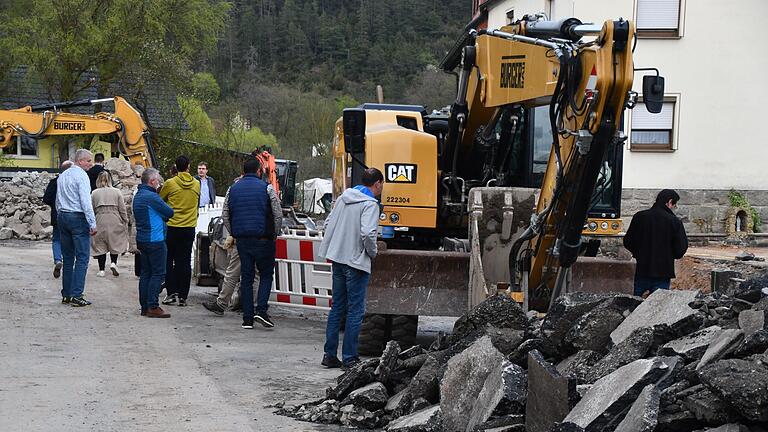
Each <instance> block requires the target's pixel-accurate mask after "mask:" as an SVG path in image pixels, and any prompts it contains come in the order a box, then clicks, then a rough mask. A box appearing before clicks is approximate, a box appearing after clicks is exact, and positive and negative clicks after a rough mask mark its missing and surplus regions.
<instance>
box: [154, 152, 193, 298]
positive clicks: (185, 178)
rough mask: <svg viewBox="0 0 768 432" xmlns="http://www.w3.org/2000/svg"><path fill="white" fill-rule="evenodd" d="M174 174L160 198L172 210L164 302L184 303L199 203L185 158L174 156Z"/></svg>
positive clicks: (169, 222)
mask: <svg viewBox="0 0 768 432" xmlns="http://www.w3.org/2000/svg"><path fill="white" fill-rule="evenodd" d="M176 170H177V171H178V174H176V176H174V177H172V178H171V179H170V180H168V181H167V182H165V185H163V188H162V189H160V198H162V199H163V201H165V202H166V203H168V205H169V206H170V207H171V208H172V209H173V217H172V218H171V219H169V220H168V233H167V235H166V236H165V243H166V245H167V247H168V255H167V261H166V272H165V291H166V294H165V298H164V299H163V304H164V305H171V304H178V305H179V306H186V305H187V295H188V294H189V284H190V280H191V279H192V265H191V262H192V243H194V241H195V227H197V204H198V203H199V202H200V182H199V181H197V180H195V178H194V177H192V176H191V175H190V174H189V158H188V157H186V156H183V155H182V156H179V157H177V158H176Z"/></svg>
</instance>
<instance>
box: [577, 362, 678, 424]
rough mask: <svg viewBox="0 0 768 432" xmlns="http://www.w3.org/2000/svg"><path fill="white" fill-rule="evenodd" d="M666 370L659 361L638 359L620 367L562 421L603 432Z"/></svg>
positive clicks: (597, 384) (590, 391) (603, 379)
mask: <svg viewBox="0 0 768 432" xmlns="http://www.w3.org/2000/svg"><path fill="white" fill-rule="evenodd" d="M668 369H669V367H668V366H667V364H666V363H664V362H663V361H662V360H661V359H660V358H658V357H656V358H652V359H640V360H636V361H634V362H632V363H630V364H628V365H626V366H622V367H621V368H619V369H618V370H616V371H615V372H613V373H611V374H610V375H608V376H606V377H603V378H601V379H600V380H598V381H597V382H596V383H595V384H594V385H593V386H592V388H591V389H589V391H588V392H587V394H586V395H585V396H584V397H583V398H582V399H581V401H579V403H578V404H577V405H576V406H575V407H574V408H573V410H571V412H570V413H568V416H566V417H565V420H564V422H571V423H573V424H575V425H577V426H579V427H582V428H584V429H585V430H586V431H599V430H603V427H605V426H606V425H607V424H609V423H612V422H614V421H615V420H617V419H615V417H617V416H619V415H621V416H623V415H624V413H625V412H626V411H625V410H626V409H627V408H628V407H629V406H630V405H631V404H632V402H633V401H635V400H636V399H637V396H638V395H639V394H640V392H641V391H642V390H643V389H644V388H645V387H646V386H647V385H648V384H651V383H655V382H656V381H657V380H658V379H659V378H661V377H662V376H663V375H664V374H665V373H666V372H667V370H668Z"/></svg>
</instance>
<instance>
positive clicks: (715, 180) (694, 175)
mask: <svg viewBox="0 0 768 432" xmlns="http://www.w3.org/2000/svg"><path fill="white" fill-rule="evenodd" d="M683 5H684V11H683V12H682V15H683V23H684V24H683V29H684V30H683V31H684V34H683V37H681V38H679V39H644V38H640V39H638V42H637V48H636V50H635V66H636V67H656V68H658V69H659V70H660V71H661V73H662V75H663V76H664V77H665V78H666V94H667V95H669V96H676V97H678V98H679V99H678V101H677V110H678V116H676V119H675V120H676V122H677V124H676V130H675V138H674V139H675V145H674V147H675V150H674V151H672V152H666V153H658V152H637V151H630V150H629V146H628V145H627V146H626V147H625V157H624V167H625V168H624V188H627V189H661V188H665V187H672V188H676V189H710V190H712V189H720V190H727V189H731V188H735V189H741V190H765V189H768V187H767V186H768V169H767V168H766V167H765V166H766V162H765V159H766V156H767V155H768V150H766V147H767V146H768V134H766V133H765V132H764V130H763V128H764V127H765V123H764V122H765V120H764V118H765V113H766V109H765V108H764V105H763V104H764V103H765V100H766V99H768V85H766V79H765V78H764V77H763V76H762V75H763V74H764V73H765V71H768V55H766V54H765V52H764V50H765V49H764V48H763V46H762V41H763V40H764V35H765V31H764V30H762V26H763V22H762V21H763V20H764V17H766V16H768V1H766V0H741V1H739V2H735V3H733V5H731V6H729V7H728V8H724V4H723V2H722V1H715V0H684V2H683ZM549 7H551V11H552V13H551V15H552V16H551V18H552V19H559V18H564V17H566V16H575V17H577V18H579V19H581V20H583V21H593V22H602V21H605V20H606V19H618V18H620V17H623V18H629V19H634V7H635V4H634V1H633V0H554V1H552V2H551V6H550V1H547V0H517V1H516V0H507V1H499V2H497V3H495V4H494V5H493V6H492V9H491V10H490V11H489V19H488V21H489V23H488V27H489V28H498V27H501V26H503V25H505V24H506V22H507V18H506V13H507V11H509V10H510V9H513V8H514V10H515V18H519V17H522V16H523V15H524V14H525V13H536V12H539V11H548V10H550V9H548V8H549ZM634 88H635V91H638V92H642V75H641V73H638V74H636V75H635V85H634ZM627 120H628V121H629V119H627Z"/></svg>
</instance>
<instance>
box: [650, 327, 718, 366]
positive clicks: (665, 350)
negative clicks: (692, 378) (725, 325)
mask: <svg viewBox="0 0 768 432" xmlns="http://www.w3.org/2000/svg"><path fill="white" fill-rule="evenodd" d="M720 330H722V328H720V327H719V326H710V327H707V328H705V329H701V330H699V331H697V332H695V333H692V334H690V335H688V336H683V337H681V338H679V339H675V340H673V341H671V342H667V343H666V344H665V345H664V346H662V347H661V348H659V355H680V356H682V357H683V358H685V359H686V360H687V361H693V360H699V359H701V356H703V355H704V352H706V351H707V347H708V346H709V344H710V343H711V342H712V340H713V339H714V338H715V337H716V336H717V335H718V334H719V333H720Z"/></svg>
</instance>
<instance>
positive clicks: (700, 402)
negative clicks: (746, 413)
mask: <svg viewBox="0 0 768 432" xmlns="http://www.w3.org/2000/svg"><path fill="white" fill-rule="evenodd" d="M682 402H683V403H682V405H683V407H684V408H685V409H687V410H688V411H690V412H692V413H693V415H694V416H695V417H696V419H697V420H700V421H702V422H705V423H707V424H720V423H726V422H729V421H732V420H735V416H734V414H733V413H732V411H731V410H730V409H729V408H728V406H727V405H726V404H725V402H723V401H722V400H720V398H718V397H717V396H716V395H715V394H714V393H712V392H711V391H710V390H709V389H708V388H702V389H701V390H699V391H698V392H696V393H693V394H691V395H688V396H687V397H686V398H685V399H684V400H683V401H682Z"/></svg>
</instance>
